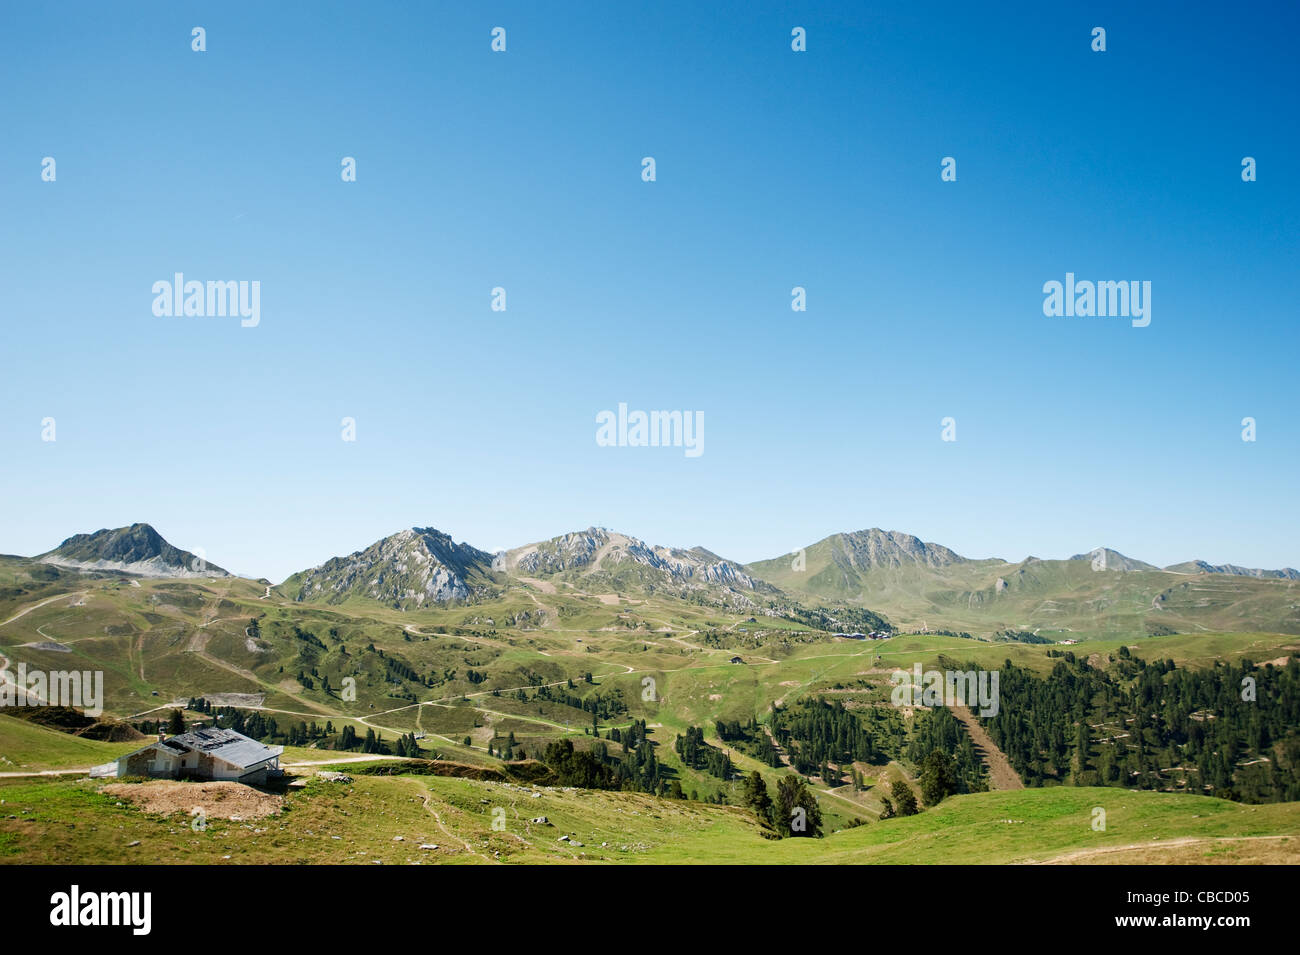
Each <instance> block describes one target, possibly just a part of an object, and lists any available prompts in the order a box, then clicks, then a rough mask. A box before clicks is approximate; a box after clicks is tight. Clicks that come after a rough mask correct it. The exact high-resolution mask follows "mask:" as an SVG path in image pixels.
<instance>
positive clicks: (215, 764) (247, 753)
mask: <svg viewBox="0 0 1300 955" xmlns="http://www.w3.org/2000/svg"><path fill="white" fill-rule="evenodd" d="M283 752H284V747H283V746H266V745H263V744H262V743H259V742H257V740H253V739H249V738H248V737H247V736H244V735H243V734H242V733H236V732H235V731H234V730H223V729H218V728H216V727H212V728H208V729H196V730H190V731H189V732H188V733H181V734H180V735H179V736H172V737H170V738H167V737H165V736H164V735H162V734H159V736H158V739H156V740H154V741H153V742H152V743H149V744H148V745H147V746H142V747H140V748H139V749H137V750H136V751H135V752H133V753H127V754H126V755H125V756H123V757H121V758H120V759H118V761H117V764H116V772H114V773H112V775H114V776H119V777H120V776H153V777H157V778H162V779H230V780H234V781H235V782H241V783H250V784H254V785H255V784H258V783H263V782H265V781H266V777H267V774H268V773H270V772H271V771H273V770H279V768H280V754H281V753H283ZM110 765H112V764H110Z"/></svg>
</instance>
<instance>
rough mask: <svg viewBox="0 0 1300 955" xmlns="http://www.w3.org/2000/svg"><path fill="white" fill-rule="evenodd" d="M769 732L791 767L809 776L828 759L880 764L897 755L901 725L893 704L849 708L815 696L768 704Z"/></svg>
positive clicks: (902, 738) (900, 748) (900, 746)
mask: <svg viewBox="0 0 1300 955" xmlns="http://www.w3.org/2000/svg"><path fill="white" fill-rule="evenodd" d="M772 734H773V735H774V736H775V737H776V739H777V742H778V743H779V744H780V745H781V746H782V747H784V748H785V749H786V750H787V751H788V752H789V753H790V765H791V766H792V767H794V770H795V771H796V772H798V773H801V774H803V775H805V776H811V775H813V774H815V773H817V774H820V772H821V770H823V769H829V768H830V767H829V765H828V764H830V763H835V764H837V765H841V766H842V765H844V764H846V763H852V762H855V761H861V762H864V763H876V764H880V763H886V762H888V761H889V760H890V759H898V758H900V757H901V756H902V751H903V744H904V741H905V738H906V734H907V731H906V728H905V726H904V724H903V717H902V715H901V714H900V713H899V712H898V710H896V709H893V708H888V709H886V708H883V707H873V708H871V709H866V710H861V711H857V712H850V711H849V710H847V709H845V708H844V704H843V703H841V702H840V701H839V700H833V701H830V702H827V701H826V700H825V699H822V698H820V697H819V698H817V699H815V700H809V699H803V700H798V701H796V702H794V703H791V704H789V705H787V706H780V707H778V706H773V707H772ZM831 772H832V773H834V770H831ZM823 778H825V777H823Z"/></svg>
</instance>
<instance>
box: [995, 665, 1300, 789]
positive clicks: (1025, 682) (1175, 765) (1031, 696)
mask: <svg viewBox="0 0 1300 955" xmlns="http://www.w3.org/2000/svg"><path fill="white" fill-rule="evenodd" d="M1110 662H1111V663H1112V664H1113V668H1112V669H1111V670H1101V669H1098V668H1096V667H1093V666H1090V665H1089V664H1088V663H1087V662H1086V661H1085V660H1082V659H1077V658H1076V657H1075V656H1074V654H1073V653H1064V654H1062V655H1061V656H1060V658H1059V662H1057V664H1056V666H1055V668H1054V669H1053V670H1052V672H1051V674H1050V675H1049V676H1048V677H1046V678H1040V677H1037V676H1036V675H1034V674H1033V673H1031V672H1030V671H1028V670H1024V669H1021V668H1019V667H1016V666H1014V665H1013V664H1012V663H1011V662H1010V661H1007V662H1006V663H1004V664H1003V669H1002V671H1001V676H1000V687H999V689H1000V698H1001V699H1000V705H999V710H998V713H997V715H996V716H993V717H991V718H989V719H986V720H985V725H986V726H987V727H988V730H989V734H990V735H991V736H992V737H993V739H994V741H995V742H996V743H997V744H998V746H999V747H1001V749H1002V750H1003V752H1005V753H1006V754H1007V757H1008V758H1009V759H1010V760H1011V764H1012V765H1013V766H1014V767H1015V768H1016V771H1017V772H1019V773H1020V775H1021V778H1022V779H1024V781H1025V783H1026V785H1030V786H1043V785H1054V784H1073V785H1079V786H1121V787H1125V788H1132V789H1154V790H1179V791H1190V792H1197V793H1208V794H1211V795H1214V796H1219V797H1221V798H1224V799H1233V800H1238V801H1241V802H1248V803H1261V802H1278V801H1292V800H1300V658H1297V657H1294V656H1293V657H1291V658H1290V660H1288V662H1287V664H1286V665H1285V666H1274V665H1272V664H1268V665H1265V666H1257V665H1256V664H1254V663H1252V662H1251V661H1248V660H1242V661H1240V662H1232V663H1225V662H1222V661H1219V662H1216V663H1215V665H1214V666H1212V667H1209V668H1204V669H1194V670H1193V669H1183V668H1179V667H1176V666H1175V664H1174V662H1173V661H1172V660H1161V661H1155V662H1150V663H1148V662H1147V661H1145V660H1142V659H1140V658H1138V657H1134V656H1133V655H1132V654H1131V653H1130V652H1129V650H1128V648H1127V647H1121V648H1120V649H1119V651H1118V653H1117V655H1115V656H1113V657H1111V660H1110Z"/></svg>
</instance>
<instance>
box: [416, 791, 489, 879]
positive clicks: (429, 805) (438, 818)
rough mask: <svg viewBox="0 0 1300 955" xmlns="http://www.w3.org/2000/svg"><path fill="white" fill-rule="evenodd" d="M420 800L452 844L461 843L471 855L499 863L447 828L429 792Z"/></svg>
mask: <svg viewBox="0 0 1300 955" xmlns="http://www.w3.org/2000/svg"><path fill="white" fill-rule="evenodd" d="M420 798H421V799H422V800H423V801H424V808H425V811H426V812H428V813H429V815H431V816H433V821H434V823H435V824H436V825H437V826H438V828H439V829H441V830H442V834H443V835H445V836H446V837H447V839H448V840H449V841H450V842H458V843H460V844H461V845H462V846H464V847H465V851H466V852H468V853H469V854H470V855H475V856H478V857H479V858H480V859H483V860H485V861H487V862H497V861H498V860H496V859H493V858H492V857H490V856H486V855H484V854H483V853H481V852H479V851H477V850H476V849H475V848H474V847H473V846H472V845H470V844H469V843H468V842H466V841H465V840H464V839H462V838H461V837H460V836H458V835H456V834H455V833H454V832H452V831H451V830H450V829H448V828H447V825H446V823H444V822H443V821H442V816H440V815H438V810H436V809H434V808H433V805H432V801H433V795H432V794H431V793H429V792H427V791H426V792H424V793H421V794H420Z"/></svg>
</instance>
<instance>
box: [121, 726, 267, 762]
mask: <svg viewBox="0 0 1300 955" xmlns="http://www.w3.org/2000/svg"><path fill="white" fill-rule="evenodd" d="M155 746H157V747H159V748H161V749H163V750H166V751H167V752H169V753H171V754H172V755H174V756H183V755H184V754H185V753H189V752H194V751H198V752H200V753H203V754H205V755H208V756H215V757H216V758H217V759H220V760H222V761H224V762H227V763H230V764H231V765H232V766H238V767H240V768H241V769H247V768H248V767H249V766H256V765H257V764H258V763H261V762H265V761H266V760H268V759H271V758H272V757H275V756H279V755H280V754H281V753H283V752H284V747H283V746H267V745H265V744H263V743H259V742H258V741H257V740H254V739H249V738H248V737H247V736H245V735H243V734H242V733H236V732H235V731H234V730H223V729H219V728H217V727H215V726H213V727H207V728H204V729H197V730H190V731H189V732H188V733H181V734H179V735H177V736H172V737H169V738H167V739H165V740H158V741H156V742H153V743H150V744H149V745H147V746H143V747H141V748H140V749H138V750H136V752H139V753H142V752H144V751H145V750H146V749H152V748H153V747H155ZM131 755H135V754H134V753H132V754H131Z"/></svg>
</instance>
